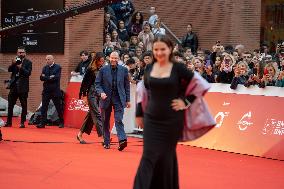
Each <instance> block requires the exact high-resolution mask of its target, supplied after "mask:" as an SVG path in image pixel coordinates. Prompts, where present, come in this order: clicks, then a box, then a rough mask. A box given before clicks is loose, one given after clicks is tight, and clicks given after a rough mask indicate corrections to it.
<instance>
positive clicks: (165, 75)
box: [133, 36, 196, 189]
mask: <svg viewBox="0 0 284 189" xmlns="http://www.w3.org/2000/svg"><path fill="white" fill-rule="evenodd" d="M173 48H174V46H173V44H172V42H171V41H170V40H169V39H168V38H166V37H164V36H159V37H158V38H156V39H155V40H154V43H153V54H154V58H155V63H153V64H150V65H147V67H146V68H145V73H144V83H145V87H146V89H147V91H148V94H149V100H148V103H147V107H146V110H145V112H143V109H142V105H141V103H138V104H137V110H136V122H137V125H138V126H139V127H142V128H143V127H144V148H143V155H142V159H141V161H140V165H139V168H138V170H137V174H136V177H135V181H134V187H133V188H134V189H157V188H162V189H178V188H179V181H178V163H177V154H176V146H177V142H178V140H179V139H180V137H181V135H182V131H183V126H184V110H185V109H186V107H187V106H188V105H189V104H190V103H192V102H193V101H194V100H195V98H196V97H195V96H194V95H190V96H185V95H184V94H185V89H186V88H185V87H184V86H185V85H187V84H188V83H189V82H190V81H191V80H192V78H193V76H194V73H193V72H192V71H190V70H188V69H187V68H186V65H185V64H181V63H176V62H175V61H174V59H173V54H172V50H173ZM184 84H185V85H184Z"/></svg>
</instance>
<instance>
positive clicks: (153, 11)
mask: <svg viewBox="0 0 284 189" xmlns="http://www.w3.org/2000/svg"><path fill="white" fill-rule="evenodd" d="M149 13H150V17H149V20H148V21H149V23H150V25H151V27H154V25H155V22H156V20H157V19H158V15H157V14H156V7H150V9H149Z"/></svg>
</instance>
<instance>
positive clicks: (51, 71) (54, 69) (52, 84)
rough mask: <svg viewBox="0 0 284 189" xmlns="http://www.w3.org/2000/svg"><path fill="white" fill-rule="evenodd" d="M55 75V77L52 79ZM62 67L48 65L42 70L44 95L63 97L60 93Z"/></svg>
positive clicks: (41, 77) (41, 78)
mask: <svg viewBox="0 0 284 189" xmlns="http://www.w3.org/2000/svg"><path fill="white" fill-rule="evenodd" d="M52 75H54V77H50V76H52ZM60 77H61V66H60V65H58V64H53V65H52V66H51V67H50V66H49V65H46V66H44V67H43V69H42V73H41V75H40V80H41V81H43V91H42V95H52V96H61V92H60Z"/></svg>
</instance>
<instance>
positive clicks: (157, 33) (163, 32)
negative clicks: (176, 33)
mask: <svg viewBox="0 0 284 189" xmlns="http://www.w3.org/2000/svg"><path fill="white" fill-rule="evenodd" d="M152 33H153V34H154V36H160V35H166V30H165V28H153V29H152Z"/></svg>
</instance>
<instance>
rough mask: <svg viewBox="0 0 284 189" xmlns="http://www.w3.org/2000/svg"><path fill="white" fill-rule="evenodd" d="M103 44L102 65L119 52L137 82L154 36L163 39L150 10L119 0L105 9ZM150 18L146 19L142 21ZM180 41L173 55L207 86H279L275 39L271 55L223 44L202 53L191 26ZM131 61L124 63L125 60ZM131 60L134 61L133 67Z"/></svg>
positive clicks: (282, 65) (281, 50)
mask: <svg viewBox="0 0 284 189" xmlns="http://www.w3.org/2000/svg"><path fill="white" fill-rule="evenodd" d="M105 11H106V13H105V24H104V26H105V27H104V46H103V53H104V54H105V57H106V61H108V57H109V54H110V53H111V52H113V51H117V52H119V53H120V57H121V63H122V64H124V65H128V66H129V67H131V71H130V73H131V75H132V78H133V79H134V80H136V81H137V80H140V79H141V76H142V75H143V74H142V75H141V73H143V69H144V68H145V65H146V64H147V63H148V62H145V61H144V57H145V56H146V57H148V55H150V54H151V50H152V46H153V41H154V39H155V37H158V36H163V35H167V33H166V30H165V29H164V28H163V27H162V25H161V18H160V17H159V16H158V14H157V13H156V8H155V7H150V8H149V13H148V14H147V15H144V14H145V13H143V12H142V11H135V9H134V6H133V4H132V3H131V1H122V2H120V3H115V4H113V5H111V6H108V7H107V8H106V9H105ZM146 16H147V17H149V19H145V17H146ZM186 29H187V32H186V33H185V35H184V36H183V37H182V38H181V40H180V41H181V43H177V44H176V45H175V48H174V49H173V51H174V56H175V58H176V60H177V61H178V62H182V63H184V64H186V66H187V68H188V69H190V70H194V71H197V72H199V73H200V74H201V75H202V76H203V77H204V78H205V79H206V80H207V81H208V82H210V83H226V84H231V88H232V89H236V88H237V85H238V84H242V85H244V86H247V87H249V86H252V85H257V86H259V87H261V88H263V87H265V86H277V87H284V42H283V41H279V42H278V44H277V46H276V48H274V51H273V52H270V50H269V46H268V45H267V44H265V43H264V44H262V45H261V47H260V48H259V49H255V50H254V51H248V50H246V47H245V46H244V45H242V44H239V45H236V46H232V45H224V44H222V42H221V41H219V40H217V41H216V43H215V44H212V49H210V50H209V49H208V50H206V49H201V48H200V47H199V44H198V36H197V34H196V33H195V32H193V26H192V24H188V25H187V28H186ZM129 58H131V59H133V60H134V61H133V60H131V61H129V62H128V63H127V60H128V59H129ZM133 62H135V63H133Z"/></svg>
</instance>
